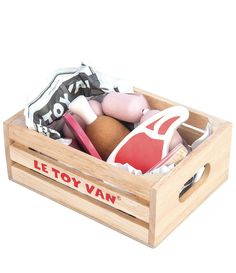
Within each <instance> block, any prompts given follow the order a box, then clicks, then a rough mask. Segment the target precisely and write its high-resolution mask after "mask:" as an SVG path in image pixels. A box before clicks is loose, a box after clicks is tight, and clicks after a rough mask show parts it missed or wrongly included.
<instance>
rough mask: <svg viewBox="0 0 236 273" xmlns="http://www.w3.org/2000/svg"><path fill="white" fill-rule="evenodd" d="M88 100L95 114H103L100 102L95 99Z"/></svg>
mask: <svg viewBox="0 0 236 273" xmlns="http://www.w3.org/2000/svg"><path fill="white" fill-rule="evenodd" d="M88 102H89V105H90V106H91V108H92V109H93V111H94V113H95V114H96V115H97V116H101V115H103V111H102V105H101V103H100V102H98V101H96V100H89V101H88Z"/></svg>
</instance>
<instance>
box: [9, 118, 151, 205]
mask: <svg viewBox="0 0 236 273" xmlns="http://www.w3.org/2000/svg"><path fill="white" fill-rule="evenodd" d="M22 119H23V117H21V118H20V119H17V120H15V121H14V122H13V123H11V124H10V126H9V137H10V138H11V139H12V140H14V141H15V142H17V143H20V144H22V145H24V146H27V147H30V148H32V149H34V150H36V151H40V152H41V153H43V154H45V155H47V156H49V157H52V158H54V159H56V160H59V161H61V162H63V163H65V164H67V165H70V166H71V167H73V168H76V169H79V170H80V171H81V172H83V173H85V174H88V175H90V176H93V177H95V178H97V179H101V180H104V181H107V182H110V183H112V184H114V185H116V186H117V187H119V188H121V189H123V190H126V191H129V192H130V193H132V194H134V195H136V196H138V197H140V198H143V199H145V200H146V201H149V194H150V189H151V187H152V185H153V183H152V182H149V180H148V179H145V178H144V177H142V176H134V175H133V174H130V173H128V172H127V171H124V170H121V169H119V168H117V167H114V166H112V165H110V164H108V163H106V162H104V161H102V160H99V159H97V158H95V157H92V156H90V155H88V154H86V153H84V152H81V151H79V150H76V149H73V148H71V147H69V146H66V145H63V144H61V143H59V142H57V141H55V140H52V139H50V138H47V137H45V136H43V135H41V134H39V133H38V132H35V131H33V130H29V129H28V128H26V126H25V125H24V123H23V122H22Z"/></svg>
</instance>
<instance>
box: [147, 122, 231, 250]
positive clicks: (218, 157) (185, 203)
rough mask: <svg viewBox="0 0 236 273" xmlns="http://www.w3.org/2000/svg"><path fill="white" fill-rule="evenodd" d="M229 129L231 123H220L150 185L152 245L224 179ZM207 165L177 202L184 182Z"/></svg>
mask: <svg viewBox="0 0 236 273" xmlns="http://www.w3.org/2000/svg"><path fill="white" fill-rule="evenodd" d="M231 128H232V126H231V124H230V123H228V122H225V123H223V124H222V125H221V127H218V128H217V129H216V130H215V132H214V133H213V134H212V135H211V136H210V137H209V138H208V139H207V140H206V141H205V142H204V143H202V144H201V145H200V146H198V147H197V148H196V149H195V150H194V151H192V152H191V153H190V154H189V155H188V157H186V158H185V159H184V160H183V161H181V162H180V163H179V164H178V165H177V167H176V168H174V169H173V170H172V171H171V172H169V173H168V174H166V175H165V176H164V177H162V178H161V179H160V181H159V183H156V185H155V186H154V187H153V189H152V193H151V200H150V234H149V244H150V245H151V246H156V245H158V244H159V243H160V242H161V241H162V240H163V239H164V238H165V237H166V236H167V235H168V234H169V233H170V232H171V231H172V230H173V229H174V228H175V227H176V226H178V225H179V224H180V223H181V222H182V221H183V220H184V219H185V218H186V217H187V216H188V215H189V214H190V213H191V212H193V211H194V210H195V209H196V208H197V207H198V206H199V205H200V204H201V203H202V202H203V201H204V200H205V199H206V198H207V197H208V196H209V195H210V194H211V193H212V192H213V191H214V190H215V189H217V187H218V186H219V185H220V184H222V183H223V182H224V181H225V180H226V179H227V176H228V166H229V154H230V142H231V130H232V129H231ZM207 164H209V165H208V168H207V173H206V175H204V177H203V179H201V180H200V181H199V182H198V183H196V184H195V185H194V186H193V187H192V188H190V190H189V191H187V192H186V193H185V194H184V195H183V197H181V199H182V200H181V202H180V200H179V193H180V191H181V188H182V186H183V185H184V183H185V182H187V181H188V180H189V179H190V178H191V177H192V176H193V175H194V174H195V173H196V172H197V171H198V170H199V169H200V168H201V167H203V166H205V165H207Z"/></svg>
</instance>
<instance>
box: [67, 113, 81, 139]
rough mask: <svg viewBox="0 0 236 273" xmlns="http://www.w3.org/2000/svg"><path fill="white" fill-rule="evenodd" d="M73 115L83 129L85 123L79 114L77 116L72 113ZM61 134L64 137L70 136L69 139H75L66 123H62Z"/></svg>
mask: <svg viewBox="0 0 236 273" xmlns="http://www.w3.org/2000/svg"><path fill="white" fill-rule="evenodd" d="M72 115H73V117H74V118H75V119H76V121H77V122H78V123H79V125H80V126H81V128H82V129H83V130H85V127H86V124H85V122H84V121H83V119H82V118H81V117H80V116H77V115H75V114H72ZM63 134H64V137H66V138H71V139H75V138H76V137H75V135H74V134H73V132H72V131H71V129H70V128H69V127H68V125H67V124H66V123H64V127H63Z"/></svg>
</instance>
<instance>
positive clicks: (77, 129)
mask: <svg viewBox="0 0 236 273" xmlns="http://www.w3.org/2000/svg"><path fill="white" fill-rule="evenodd" d="M63 118H64V120H65V123H66V124H67V126H68V128H69V129H70V130H71V132H72V133H73V134H74V136H75V138H76V140H77V141H78V143H79V144H80V145H81V147H83V149H84V150H85V151H86V152H87V153H88V154H90V155H92V156H94V157H96V158H98V159H101V157H100V155H99V154H98V152H97V150H96V148H95V147H94V146H93V144H92V143H91V141H90V139H89V138H88V137H87V135H86V134H85V132H84V130H83V129H82V127H81V126H80V124H79V123H78V122H77V120H76V119H75V117H74V116H73V115H71V114H70V113H69V112H67V113H65V114H64V115H63Z"/></svg>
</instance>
